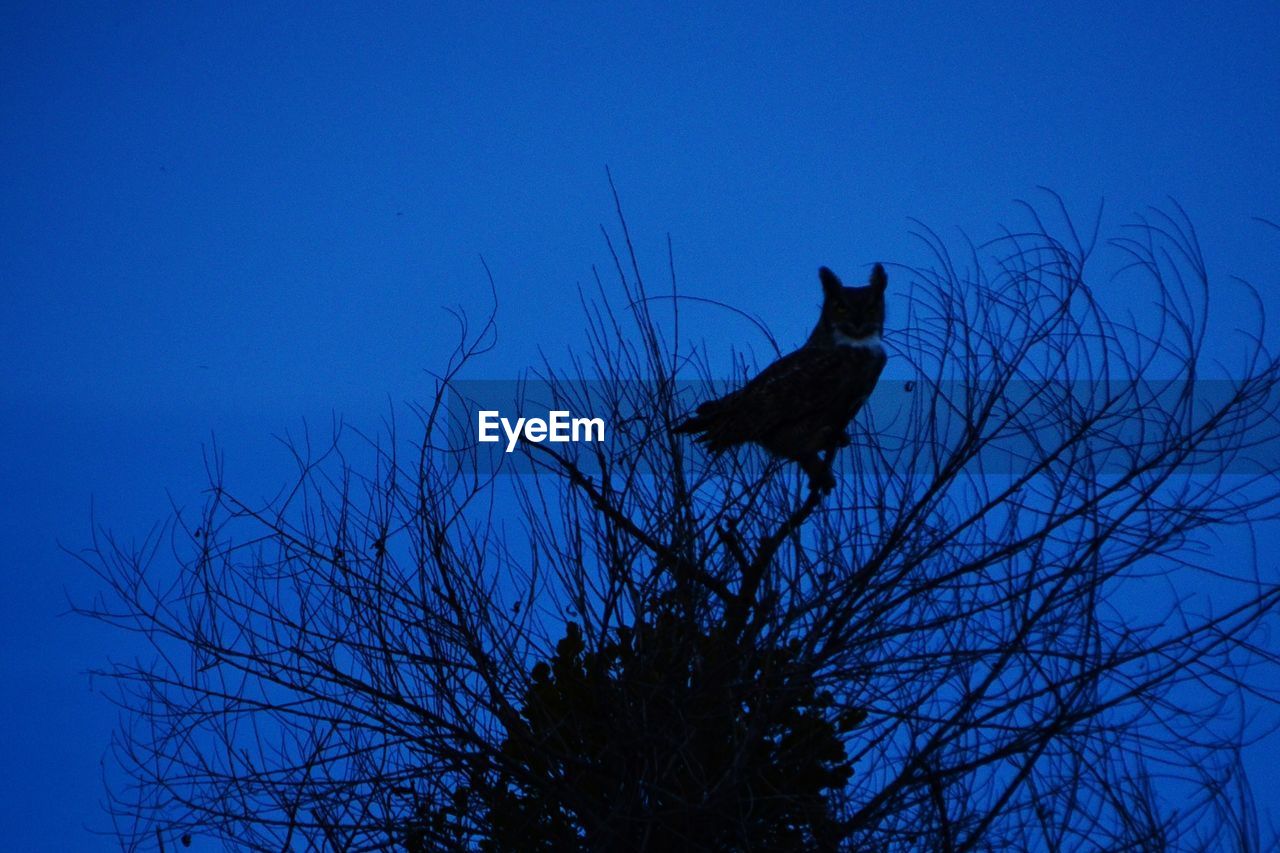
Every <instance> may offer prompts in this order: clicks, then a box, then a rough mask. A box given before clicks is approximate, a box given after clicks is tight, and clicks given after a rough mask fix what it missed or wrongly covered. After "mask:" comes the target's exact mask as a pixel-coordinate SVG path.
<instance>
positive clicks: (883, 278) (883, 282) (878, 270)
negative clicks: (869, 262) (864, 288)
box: [871, 264, 889, 293]
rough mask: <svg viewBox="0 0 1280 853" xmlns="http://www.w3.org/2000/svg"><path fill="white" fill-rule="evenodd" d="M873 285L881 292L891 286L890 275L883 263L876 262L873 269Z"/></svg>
mask: <svg viewBox="0 0 1280 853" xmlns="http://www.w3.org/2000/svg"><path fill="white" fill-rule="evenodd" d="M871 286H872V287H874V288H875V289H876V290H878V291H880V292H881V293H884V289H885V288H886V287H888V286H889V276H888V275H887V274H886V273H885V271H884V267H883V266H882V265H881V264H876V265H875V266H874V267H873V268H872V270H871Z"/></svg>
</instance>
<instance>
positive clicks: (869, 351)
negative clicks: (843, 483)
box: [673, 264, 889, 492]
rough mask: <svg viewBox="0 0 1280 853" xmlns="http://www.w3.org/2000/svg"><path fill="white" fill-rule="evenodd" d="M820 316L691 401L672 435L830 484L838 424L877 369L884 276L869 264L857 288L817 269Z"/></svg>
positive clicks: (841, 442)
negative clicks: (778, 350) (751, 369)
mask: <svg viewBox="0 0 1280 853" xmlns="http://www.w3.org/2000/svg"><path fill="white" fill-rule="evenodd" d="M818 278H819V280H820V281H821V282H822V296H823V299H822V313H821V314H819V315H818V324H817V325H816V326H815V327H814V329H813V332H812V333H811V334H810V335H809V339H808V340H807V341H805V343H804V345H803V346H801V347H800V348H799V349H798V350H796V351H795V352H792V353H788V354H787V355H784V356H782V357H781V358H779V359H778V360H777V361H775V362H773V364H770V365H769V366H768V367H766V368H765V369H764V370H762V371H761V372H760V374H759V375H757V376H756V377H755V378H754V379H752V380H751V381H749V382H747V384H745V385H743V386H742V387H741V388H739V389H737V390H736V391H733V392H731V393H729V394H727V395H725V396H723V397H720V398H719V399H716V400H709V401H707V402H705V403H703V404H702V405H700V406H698V409H697V411H696V412H695V413H694V414H693V415H692V416H691V417H689V418H687V419H686V420H684V421H683V422H681V423H680V424H678V425H676V426H675V427H674V428H673V431H674V432H677V433H687V434H691V435H694V436H696V438H695V439H694V440H695V441H697V442H699V443H700V444H702V445H704V446H705V447H706V448H707V449H708V450H710V451H711V452H712V453H714V454H719V453H723V452H724V451H726V450H729V449H731V448H734V447H737V446H739V445H742V444H747V443H752V444H757V445H759V446H760V447H763V448H764V449H765V450H767V451H768V452H769V453H771V454H772V455H774V456H776V457H779V458H782V459H789V460H791V461H794V462H797V463H799V464H800V467H801V469H802V470H803V471H804V472H805V473H806V474H807V475H808V477H809V488H810V489H814V490H817V491H819V492H828V491H830V490H831V489H832V487H834V486H835V478H834V477H833V476H832V473H831V463H832V459H833V457H834V455H835V451H836V449H837V448H840V447H844V446H846V445H848V443H849V439H848V436H847V435H846V434H845V429H846V428H847V427H848V425H849V422H850V421H851V420H853V417H854V415H856V414H857V413H858V410H859V409H860V408H862V404H863V403H865V402H866V401H867V398H868V397H869V396H871V392H872V390H874V389H875V387H876V381H877V380H878V379H879V378H880V371H881V370H883V369H884V364H885V352H884V346H883V345H882V344H881V340H880V338H881V334H882V333H883V331H884V291H885V287H886V286H887V285H888V281H889V279H888V276H887V275H886V274H885V271H884V267H883V266H881V265H880V264H876V265H875V268H874V269H872V270H871V276H870V280H869V281H868V283H867V284H866V286H864V287H845V286H844V284H843V283H842V282H841V281H840V279H839V278H838V277H837V276H836V274H835V273H833V272H832V271H831V270H829V269H827V268H826V267H822V268H821V269H820V270H818Z"/></svg>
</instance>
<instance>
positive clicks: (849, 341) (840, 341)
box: [834, 332, 884, 350]
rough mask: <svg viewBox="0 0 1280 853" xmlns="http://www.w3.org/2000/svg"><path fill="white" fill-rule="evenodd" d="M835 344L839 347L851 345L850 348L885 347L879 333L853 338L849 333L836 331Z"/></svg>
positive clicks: (872, 348) (874, 348)
mask: <svg viewBox="0 0 1280 853" xmlns="http://www.w3.org/2000/svg"><path fill="white" fill-rule="evenodd" d="M834 335H835V344H836V346H838V347H849V348H850V349H871V350H876V349H884V345H883V344H882V343H880V336H879V335H867V336H866V337H865V338H851V337H849V336H848V335H844V334H841V333H840V332H835V333H834Z"/></svg>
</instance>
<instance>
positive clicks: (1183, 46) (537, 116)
mask: <svg viewBox="0 0 1280 853" xmlns="http://www.w3.org/2000/svg"><path fill="white" fill-rule="evenodd" d="M52 5H53V4H48V3H39V4H23V3H14V2H8V3H5V4H3V8H0V293H2V295H3V302H2V303H0V359H2V361H3V364H4V365H5V369H4V371H3V372H0V486H2V487H3V494H4V495H5V506H6V511H5V512H4V513H3V514H2V515H0V702H2V705H0V707H3V708H4V722H5V727H4V728H5V736H4V737H3V738H2V739H0V770H2V771H3V773H2V774H0V778H3V779H4V780H5V782H4V789H5V790H4V791H3V795H2V796H0V803H2V804H3V805H0V813H7V814H5V827H6V835H5V844H6V845H12V847H11V849H30V850H61V849H93V848H94V847H95V845H97V844H98V842H95V841H92V840H90V841H86V840H85V839H86V836H85V835H84V830H83V829H82V828H81V827H82V825H83V824H86V823H92V824H98V825H101V824H102V823H103V818H102V817H101V815H100V814H99V813H98V812H97V811H96V801H97V799H98V797H99V796H100V792H99V770H98V765H99V759H100V756H101V754H102V752H103V751H104V749H105V747H106V744H107V738H108V735H109V732H110V729H111V727H112V724H113V722H114V712H113V711H112V710H111V709H110V707H109V706H107V705H106V704H105V703H104V702H103V701H102V700H101V699H100V698H99V697H97V696H94V695H92V694H91V693H90V688H89V683H88V680H87V679H86V678H85V677H84V676H83V674H82V672H83V670H84V669H85V668H87V667H88V666H90V665H93V664H95V663H100V662H101V661H102V660H103V658H104V656H105V655H106V654H107V653H108V652H109V650H110V649H112V648H124V647H123V646H120V645H119V644H118V640H117V639H116V638H114V637H112V636H111V635H109V634H106V633H105V632H103V631H102V630H100V629H98V628H96V627H95V626H93V625H89V624H84V623H83V622H82V621H80V620H76V619H73V618H70V617H58V615H57V614H58V613H59V612H60V611H62V610H63V609H64V608H65V604H64V591H65V592H67V593H70V594H72V595H75V596H80V597H83V596H86V595H88V594H90V593H91V592H92V590H93V589H94V585H93V583H92V582H91V580H90V579H89V578H88V577H87V576H86V572H85V571H84V570H83V569H82V568H81V567H80V566H79V565H78V564H76V563H75V562H74V561H73V560H71V559H70V558H69V557H67V556H65V555H64V554H62V553H61V552H60V551H59V550H58V543H62V544H64V545H66V546H69V547H80V546H83V545H85V544H87V542H88V538H89V534H90V507H91V502H92V506H94V508H95V511H96V513H97V515H98V519H99V521H100V522H101V523H103V524H105V525H108V526H110V527H112V528H114V529H116V530H117V531H119V532H120V533H121V534H122V535H123V536H124V538H125V539H129V538H130V537H134V538H140V537H142V536H143V535H144V534H145V533H146V531H147V530H148V529H149V526H150V524H151V523H152V522H154V521H156V520H158V519H160V518H161V517H162V516H163V515H164V513H165V512H166V509H167V507H168V501H169V498H170V496H172V498H173V499H174V500H175V501H177V502H178V503H179V504H184V505H192V504H193V503H194V502H195V501H196V498H197V496H198V490H199V487H200V485H201V477H202V471H203V469H202V463H201V459H200V454H201V445H202V443H204V442H207V441H208V439H209V436H210V435H211V434H214V433H216V434H217V436H218V439H219V442H220V443H221V444H222V445H223V446H224V448H225V449H226V451H227V454H228V470H229V473H230V474H231V475H232V476H233V477H235V476H241V477H242V479H241V481H240V482H247V483H250V484H251V485H253V487H255V488H261V490H262V491H263V492H266V491H268V490H269V485H270V484H271V483H272V482H274V480H273V479H272V475H271V472H273V471H279V470H280V466H279V465H276V464H275V463H269V462H264V460H271V459H276V460H279V459H280V458H281V457H280V455H279V452H278V450H277V448H276V445H275V444H274V443H273V440H272V438H271V436H272V434H278V433H281V432H283V431H284V430H285V429H286V428H296V427H297V425H298V424H300V423H301V421H302V419H303V418H304V417H306V418H311V419H316V420H318V421H319V422H321V423H327V420H328V418H329V415H330V413H331V412H333V411H336V412H339V413H342V414H344V415H345V416H346V417H347V418H348V419H349V420H351V421H353V422H355V423H357V424H361V425H365V426H369V427H374V426H376V424H377V422H378V419H379V417H380V416H381V415H382V414H383V413H384V412H385V411H386V408H387V404H388V400H391V401H395V402H397V403H399V402H402V401H405V400H410V399H414V398H415V397H417V396H420V395H421V394H422V392H423V391H424V389H425V388H426V387H427V382H426V380H425V377H424V375H423V373H422V369H423V368H426V367H435V366H439V365H440V364H441V363H442V359H443V357H444V356H445V354H446V353H447V352H448V350H449V348H450V347H451V346H452V343H453V338H452V326H451V325H450V321H449V320H448V317H447V315H446V314H445V313H444V312H443V311H442V310H441V306H445V305H453V304H461V305H463V306H467V307H469V308H470V309H471V310H472V311H473V312H482V311H483V309H484V308H485V306H486V304H487V300H488V289H487V283H486V281H485V278H484V273H483V270H482V268H481V266H480V263H479V261H478V257H479V256H480V255H483V256H484V257H485V258H486V259H487V261H488V263H489V265H490V266H491V268H492V269H493V272H494V274H495V277H496V279H497V283H498V291H499V297H500V302H501V307H500V313H499V324H500V337H501V341H500V347H499V349H498V350H497V351H496V352H495V353H493V354H492V355H491V356H490V357H489V358H488V360H487V361H486V362H484V363H482V364H481V365H480V366H479V368H478V370H477V371H476V372H475V374H474V375H477V376H492V377H507V376H511V375H514V374H515V373H516V372H518V371H519V370H520V369H521V368H523V367H526V366H528V365H529V364H530V363H532V362H533V361H535V360H536V358H537V352H538V350H539V348H541V349H544V350H547V351H550V352H558V351H562V350H563V349H564V348H565V347H567V346H571V345H575V344H578V343H580V342H581V341H582V323H581V320H580V314H579V313H578V312H577V309H576V298H577V297H576V285H577V283H578V282H585V281H586V280H588V278H589V276H590V267H591V264H593V263H602V264H603V263H607V254H606V252H605V250H604V247H603V244H602V241H601V238H600V235H599V230H598V224H599V223H600V222H602V221H603V222H607V221H610V220H611V218H612V201H611V199H610V197H609V190H608V185H607V183H606V180H605V166H606V164H607V165H608V166H610V167H611V168H612V170H613V174H614V176H615V178H616V180H617V182H618V185H619V189H620V191H621V193H622V196H623V201H624V204H625V207H626V213H627V215H628V218H629V221H630V224H631V226H632V230H633V234H634V236H635V237H636V238H637V246H638V249H639V251H640V255H641V260H642V262H646V263H647V264H648V266H649V268H650V270H651V273H652V275H653V276H654V278H655V279H657V278H659V277H660V274H661V272H662V271H663V270H664V269H665V257H664V253H665V241H666V235H667V234H668V233H670V234H671V236H672V239H673V241H674V245H675V252H676V263H677V267H678V270H679V274H680V278H681V282H682V286H683V288H684V290H685V292H688V293H693V294H699V295H703V296H711V297H715V298H718V299H722V300H726V301H729V302H731V303H733V304H735V305H737V306H739V307H741V308H743V309H746V310H749V311H752V312H754V313H758V314H760V315H762V316H764V317H766V318H768V320H769V322H770V325H771V327H772V328H773V330H774V332H775V333H776V334H778V336H779V338H780V339H781V340H782V342H783V343H784V344H786V345H791V344H795V343H798V342H799V341H801V340H802V339H803V337H804V336H805V334H806V333H807V332H808V329H809V327H810V326H811V324H812V319H813V309H814V305H815V304H816V301H817V291H816V284H815V279H814V270H816V268H817V267H818V265H819V264H827V265H829V266H831V267H833V268H835V269H836V270H837V271H841V270H847V271H849V277H850V278H853V279H856V278H857V276H858V273H857V272H856V271H857V270H861V269H863V268H864V267H863V265H865V264H867V263H868V262H870V261H873V260H885V261H902V262H907V263H911V262H922V261H923V260H924V253H923V250H922V248H921V247H920V246H919V244H918V243H916V242H914V241H913V240H912V238H911V237H910V231H911V229H912V226H911V224H910V221H909V220H910V218H911V217H915V218H918V219H920V220H923V221H924V222H926V223H928V224H929V225H931V226H933V227H935V228H937V229H939V230H941V231H942V232H943V233H945V234H951V235H954V234H956V233H958V231H957V229H964V230H966V231H968V232H970V233H971V234H972V235H973V236H974V237H975V238H979V239H982V238H987V237H992V236H994V235H995V234H996V226H997V224H998V223H1001V222H1010V223H1011V222H1013V221H1016V218H1017V212H1016V209H1015V207H1014V205H1013V204H1012V200H1013V199H1015V198H1024V197H1029V196H1031V195H1033V194H1034V192H1035V187H1036V186H1037V185H1048V186H1051V187H1053V188H1055V189H1057V190H1058V191H1059V192H1061V193H1062V194H1063V195H1064V196H1065V198H1066V199H1067V201H1068V202H1069V203H1070V204H1071V205H1073V207H1074V208H1075V209H1076V210H1077V211H1078V212H1079V213H1080V214H1082V215H1085V216H1087V215H1091V214H1092V213H1093V211H1094V210H1095V209H1096V207H1097V204H1098V202H1099V201H1100V200H1102V199H1104V198H1105V200H1106V204H1107V208H1106V210H1107V212H1106V214H1105V216H1106V219H1105V222H1106V223H1109V224H1112V225H1114V224H1118V223H1119V222H1120V221H1122V220H1124V219H1126V218H1127V217H1128V215H1129V214H1131V213H1133V212H1135V211H1138V210H1141V209H1143V208H1145V207H1146V206H1147V205H1149V204H1153V203H1161V202H1163V201H1164V200H1165V199H1166V197H1168V196H1173V197H1175V198H1177V199H1178V201H1179V202H1181V203H1182V204H1183V205H1184V206H1185V207H1186V209H1187V210H1188V212H1189V214H1190V215H1191V217H1192V219H1193V221H1194V222H1195V223H1196V225H1197V226H1198V228H1199V229H1200V235H1201V238H1202V241H1203V244H1204V247H1205V251H1206V255H1207V257H1208V260H1209V263H1210V269H1211V272H1212V273H1214V274H1216V275H1221V276H1225V275H1228V274H1238V275H1242V276H1245V277H1247V278H1250V279H1251V280H1252V281H1254V282H1255V283H1256V284H1257V285H1259V286H1260V287H1261V288H1262V289H1263V293H1264V299H1265V301H1266V302H1267V304H1268V305H1269V307H1270V308H1271V310H1272V312H1273V314H1276V315H1280V297H1277V295H1276V293H1277V292H1276V290H1275V286H1276V284H1277V278H1276V272H1275V266H1274V259H1275V257H1276V254H1277V252H1276V250H1277V248H1278V247H1280V239H1277V237H1276V235H1275V234H1274V232H1268V231H1267V230H1266V229H1265V228H1263V227H1261V226H1259V225H1258V224H1256V223H1254V222H1253V221H1251V217H1253V216H1264V217H1268V218H1271V219H1280V168H1277V163H1280V5H1277V4H1275V3H1256V4H1233V5H1230V6H1224V5H1222V4H1212V5H1211V4H1204V3H1176V4H1169V3H1145V4H1144V3H1115V2H1108V3H1092V2H1088V3H1073V4H1071V5H1070V6H1069V7H1067V6H1063V7H1060V8H1059V9H1057V10H1050V9H1048V8H1038V7H1036V4H1009V5H1008V6H1007V7H998V6H994V5H992V6H987V7H983V8H981V9H971V10H967V11H964V12H960V11H957V10H955V9H954V8H953V6H954V4H950V3H932V4H930V3H925V4H903V5H896V6H894V7H893V8H888V7H886V8H863V7H861V6H860V5H854V4H807V5H806V8H805V10H804V11H801V12H796V11H783V5H782V4H777V5H764V4H760V5H755V4H744V3H733V4H720V5H718V6H716V7H714V8H713V7H710V6H703V7H702V8H701V9H699V10H697V11H693V10H688V9H676V8H662V7H659V6H657V5H646V4H634V5H630V6H627V7H623V6H621V5H620V4H591V5H587V4H556V5H555V6H554V7H552V6H550V5H549V4H547V5H541V4H539V5H538V8H533V9H531V8H530V6H531V5H534V4H523V3H522V4H501V3H498V4H488V5H487V6H485V7H484V8H481V7H480V5H479V4H448V5H446V4H431V8H429V9H428V8H426V4H404V5H400V6H391V5H387V4H380V5H379V6H378V7H377V11H376V12H372V11H362V12H356V11H352V7H346V8H325V9H320V10H317V8H316V6H317V4H301V3H300V4H296V5H292V6H290V5H274V6H273V7H272V8H271V9H270V10H265V4H225V3H219V4H207V5H206V4H199V5H198V4H191V3H184V4H166V5H156V6H140V5H136V4H125V3H119V4H87V5H80V4H70V3H67V4H58V6H57V8H50V7H51V6H52ZM1117 296H1118V297H1120V298H1123V296H1124V295H1123V294H1118V295H1117ZM1243 306H1244V303H1241V304H1240V306H1239V307H1237V306H1235V305H1233V304H1227V305H1222V306H1217V307H1221V308H1223V309H1225V315H1226V318H1227V320H1228V321H1231V320H1232V319H1233V317H1232V314H1231V312H1232V311H1236V310H1240V311H1243V310H1245V309H1244V307H1243ZM891 310H892V309H891ZM1239 319H1240V320H1241V321H1242V322H1243V321H1244V320H1247V319H1248V318H1247V317H1244V316H1241V317H1240V318H1239ZM689 322H694V321H692V320H691V321H689ZM702 322H703V323H704V324H705V330H706V336H707V341H708V346H709V348H710V350H711V351H712V352H721V353H724V352H727V350H728V347H729V346H730V345H731V344H734V343H737V344H740V345H741V344H744V343H746V344H753V343H754V344H758V343H759V342H758V341H752V340H744V339H743V337H742V336H743V335H744V334H747V330H745V329H743V328H742V327H741V326H739V325H735V324H733V323H731V322H726V321H725V318H724V316H723V315H714V314H707V315H706V316H705V317H704V318H703V320H702ZM889 325H890V326H891V327H892V325H893V317H892V313H891V316H890V319H889ZM273 465H274V467H273ZM101 846H102V848H103V849H108V848H109V845H108V844H107V843H106V841H102V842H101Z"/></svg>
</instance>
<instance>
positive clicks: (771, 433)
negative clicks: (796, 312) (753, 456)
mask: <svg viewBox="0 0 1280 853" xmlns="http://www.w3.org/2000/svg"><path fill="white" fill-rule="evenodd" d="M883 366H884V354H883V353H881V352H876V351H872V350H866V349H848V348H839V349H819V348H816V347H802V348H800V349H798V350H796V351H795V352H793V353H790V354H788V355H786V356H783V357H782V358H780V359H778V360H777V361H775V362H774V363H773V364H771V365H769V366H768V367H767V368H765V369H764V370H763V371H761V373H760V374H759V375H758V376H756V377H755V378H754V379H752V380H751V381H750V382H748V383H747V384H746V385H744V386H743V387H742V388H740V389H738V390H737V391H734V392H733V393H731V394H728V395H726V396H724V397H721V398H720V399H718V400H711V401H709V402H706V403H703V404H702V405H701V406H699V407H698V411H697V414H695V415H694V416H693V417H691V418H689V419H688V420H687V421H685V422H684V423H682V424H681V425H680V426H678V427H676V431H677V432H691V433H702V435H700V436H699V437H698V439H697V440H698V441H700V442H702V443H704V444H706V445H707V447H708V448H709V449H710V450H712V451H715V452H719V451H722V450H725V449H727V448H729V447H733V446H734V445H737V444H742V443H744V442H748V441H752V442H756V443H758V444H761V445H763V446H765V447H766V448H769V449H770V450H772V451H773V452H775V453H779V454H782V455H785V456H793V455H796V454H799V453H807V452H809V451H811V450H813V449H819V448H821V447H825V446H827V445H828V444H830V443H831V441H832V440H834V437H835V435H836V434H843V430H844V427H845V425H846V424H848V422H849V419H850V418H852V417H853V415H854V414H855V413H856V412H857V409H858V407H860V406H861V404H862V401H863V400H865V399H866V397H867V395H869V394H870V393H871V389H872V388H874V387H875V382H876V379H877V378H878V377H879V374H880V369H881V368H882V367H883ZM808 445H812V446H811V447H810V446H808Z"/></svg>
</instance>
